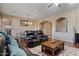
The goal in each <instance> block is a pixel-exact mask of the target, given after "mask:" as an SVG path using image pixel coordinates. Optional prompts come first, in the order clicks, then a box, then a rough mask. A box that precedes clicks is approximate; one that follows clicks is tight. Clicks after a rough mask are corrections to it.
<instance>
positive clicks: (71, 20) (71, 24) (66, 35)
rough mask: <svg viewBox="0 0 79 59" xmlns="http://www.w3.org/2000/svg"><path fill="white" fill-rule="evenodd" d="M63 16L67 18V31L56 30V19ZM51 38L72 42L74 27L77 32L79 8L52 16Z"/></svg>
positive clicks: (78, 29)
mask: <svg viewBox="0 0 79 59" xmlns="http://www.w3.org/2000/svg"><path fill="white" fill-rule="evenodd" d="M60 17H65V18H67V20H68V32H56V23H55V22H56V19H58V18H60ZM52 23H53V25H52V26H53V28H52V35H53V36H52V38H57V39H60V40H63V41H68V42H74V29H73V28H75V29H76V32H77V33H79V8H77V9H74V10H71V11H68V12H64V13H61V14H59V15H56V16H53V17H52Z"/></svg>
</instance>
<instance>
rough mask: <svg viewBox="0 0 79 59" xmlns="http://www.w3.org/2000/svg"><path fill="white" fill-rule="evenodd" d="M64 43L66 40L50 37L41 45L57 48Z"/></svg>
mask: <svg viewBox="0 0 79 59" xmlns="http://www.w3.org/2000/svg"><path fill="white" fill-rule="evenodd" d="M63 43H64V42H63V41H60V40H56V39H49V40H48V41H46V42H43V43H41V45H44V46H47V47H50V48H55V47H58V46H60V45H61V44H63Z"/></svg>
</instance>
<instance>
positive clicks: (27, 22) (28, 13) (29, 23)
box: [27, 13, 32, 25]
mask: <svg viewBox="0 0 79 59" xmlns="http://www.w3.org/2000/svg"><path fill="white" fill-rule="evenodd" d="M27 16H28V20H27V21H28V22H27V24H28V25H29V24H31V25H32V22H30V21H29V16H30V14H29V13H28V14H27Z"/></svg>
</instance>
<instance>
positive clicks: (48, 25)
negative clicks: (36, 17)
mask: <svg viewBox="0 0 79 59" xmlns="http://www.w3.org/2000/svg"><path fill="white" fill-rule="evenodd" d="M40 29H41V30H42V31H43V32H44V34H46V35H48V36H49V37H51V36H52V22H50V21H43V22H41V23H40Z"/></svg>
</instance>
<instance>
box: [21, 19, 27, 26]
mask: <svg viewBox="0 0 79 59" xmlns="http://www.w3.org/2000/svg"><path fill="white" fill-rule="evenodd" d="M20 26H28V21H27V20H20Z"/></svg>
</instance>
